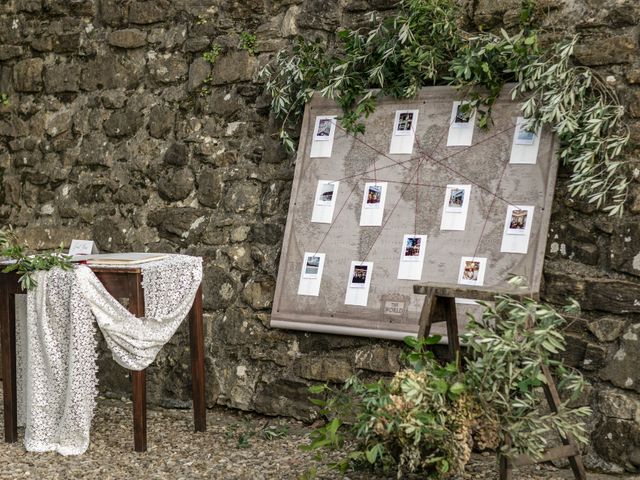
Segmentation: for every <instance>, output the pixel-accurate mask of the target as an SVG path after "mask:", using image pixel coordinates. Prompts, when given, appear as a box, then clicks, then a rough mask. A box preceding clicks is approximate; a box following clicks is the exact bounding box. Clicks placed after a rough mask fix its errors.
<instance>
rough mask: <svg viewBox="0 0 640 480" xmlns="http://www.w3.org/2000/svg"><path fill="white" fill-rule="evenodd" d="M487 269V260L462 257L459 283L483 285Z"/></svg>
mask: <svg viewBox="0 0 640 480" xmlns="http://www.w3.org/2000/svg"><path fill="white" fill-rule="evenodd" d="M486 267H487V259H486V258H480V257H462V259H461V261H460V272H459V275H458V283H459V284H461V285H477V286H481V285H483V283H484V273H485V269H486Z"/></svg>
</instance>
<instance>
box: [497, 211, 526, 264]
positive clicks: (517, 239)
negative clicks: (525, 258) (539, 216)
mask: <svg viewBox="0 0 640 480" xmlns="http://www.w3.org/2000/svg"><path fill="white" fill-rule="evenodd" d="M533 210H534V207H533V206H514V205H509V206H508V207H507V216H506V218H505V220H504V231H503V233H502V245H501V246H500V251H501V252H505V253H527V251H528V249H529V237H530V236H531V224H532V223H533Z"/></svg>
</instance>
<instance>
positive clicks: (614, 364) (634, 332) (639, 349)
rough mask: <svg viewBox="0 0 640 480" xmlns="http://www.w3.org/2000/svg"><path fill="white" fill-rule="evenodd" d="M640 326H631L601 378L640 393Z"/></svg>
mask: <svg viewBox="0 0 640 480" xmlns="http://www.w3.org/2000/svg"><path fill="white" fill-rule="evenodd" d="M639 336H640V324H636V325H632V326H630V327H629V328H628V329H627V330H626V332H625V334H624V335H623V336H622V340H621V341H620V347H619V348H618V351H617V352H616V353H615V354H614V355H613V358H611V360H609V363H608V364H607V366H606V367H605V368H604V369H603V370H602V372H601V374H600V375H601V377H602V378H603V379H604V380H609V381H610V382H611V383H613V384H614V385H616V386H618V387H621V388H626V389H629V390H635V391H636V392H640V369H639V368H638V365H640V342H639V341H638V338H639Z"/></svg>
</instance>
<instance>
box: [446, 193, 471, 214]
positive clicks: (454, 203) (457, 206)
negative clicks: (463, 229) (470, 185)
mask: <svg viewBox="0 0 640 480" xmlns="http://www.w3.org/2000/svg"><path fill="white" fill-rule="evenodd" d="M447 195H448V197H447V206H446V208H445V211H447V212H452V213H457V212H462V211H463V209H464V202H465V200H466V198H465V197H466V196H467V190H466V189H465V188H463V187H451V188H447Z"/></svg>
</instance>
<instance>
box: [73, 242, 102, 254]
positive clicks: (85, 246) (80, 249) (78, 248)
mask: <svg viewBox="0 0 640 480" xmlns="http://www.w3.org/2000/svg"><path fill="white" fill-rule="evenodd" d="M92 253H98V249H97V248H96V246H95V244H94V243H93V240H71V245H70V246H69V255H91V254H92Z"/></svg>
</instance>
